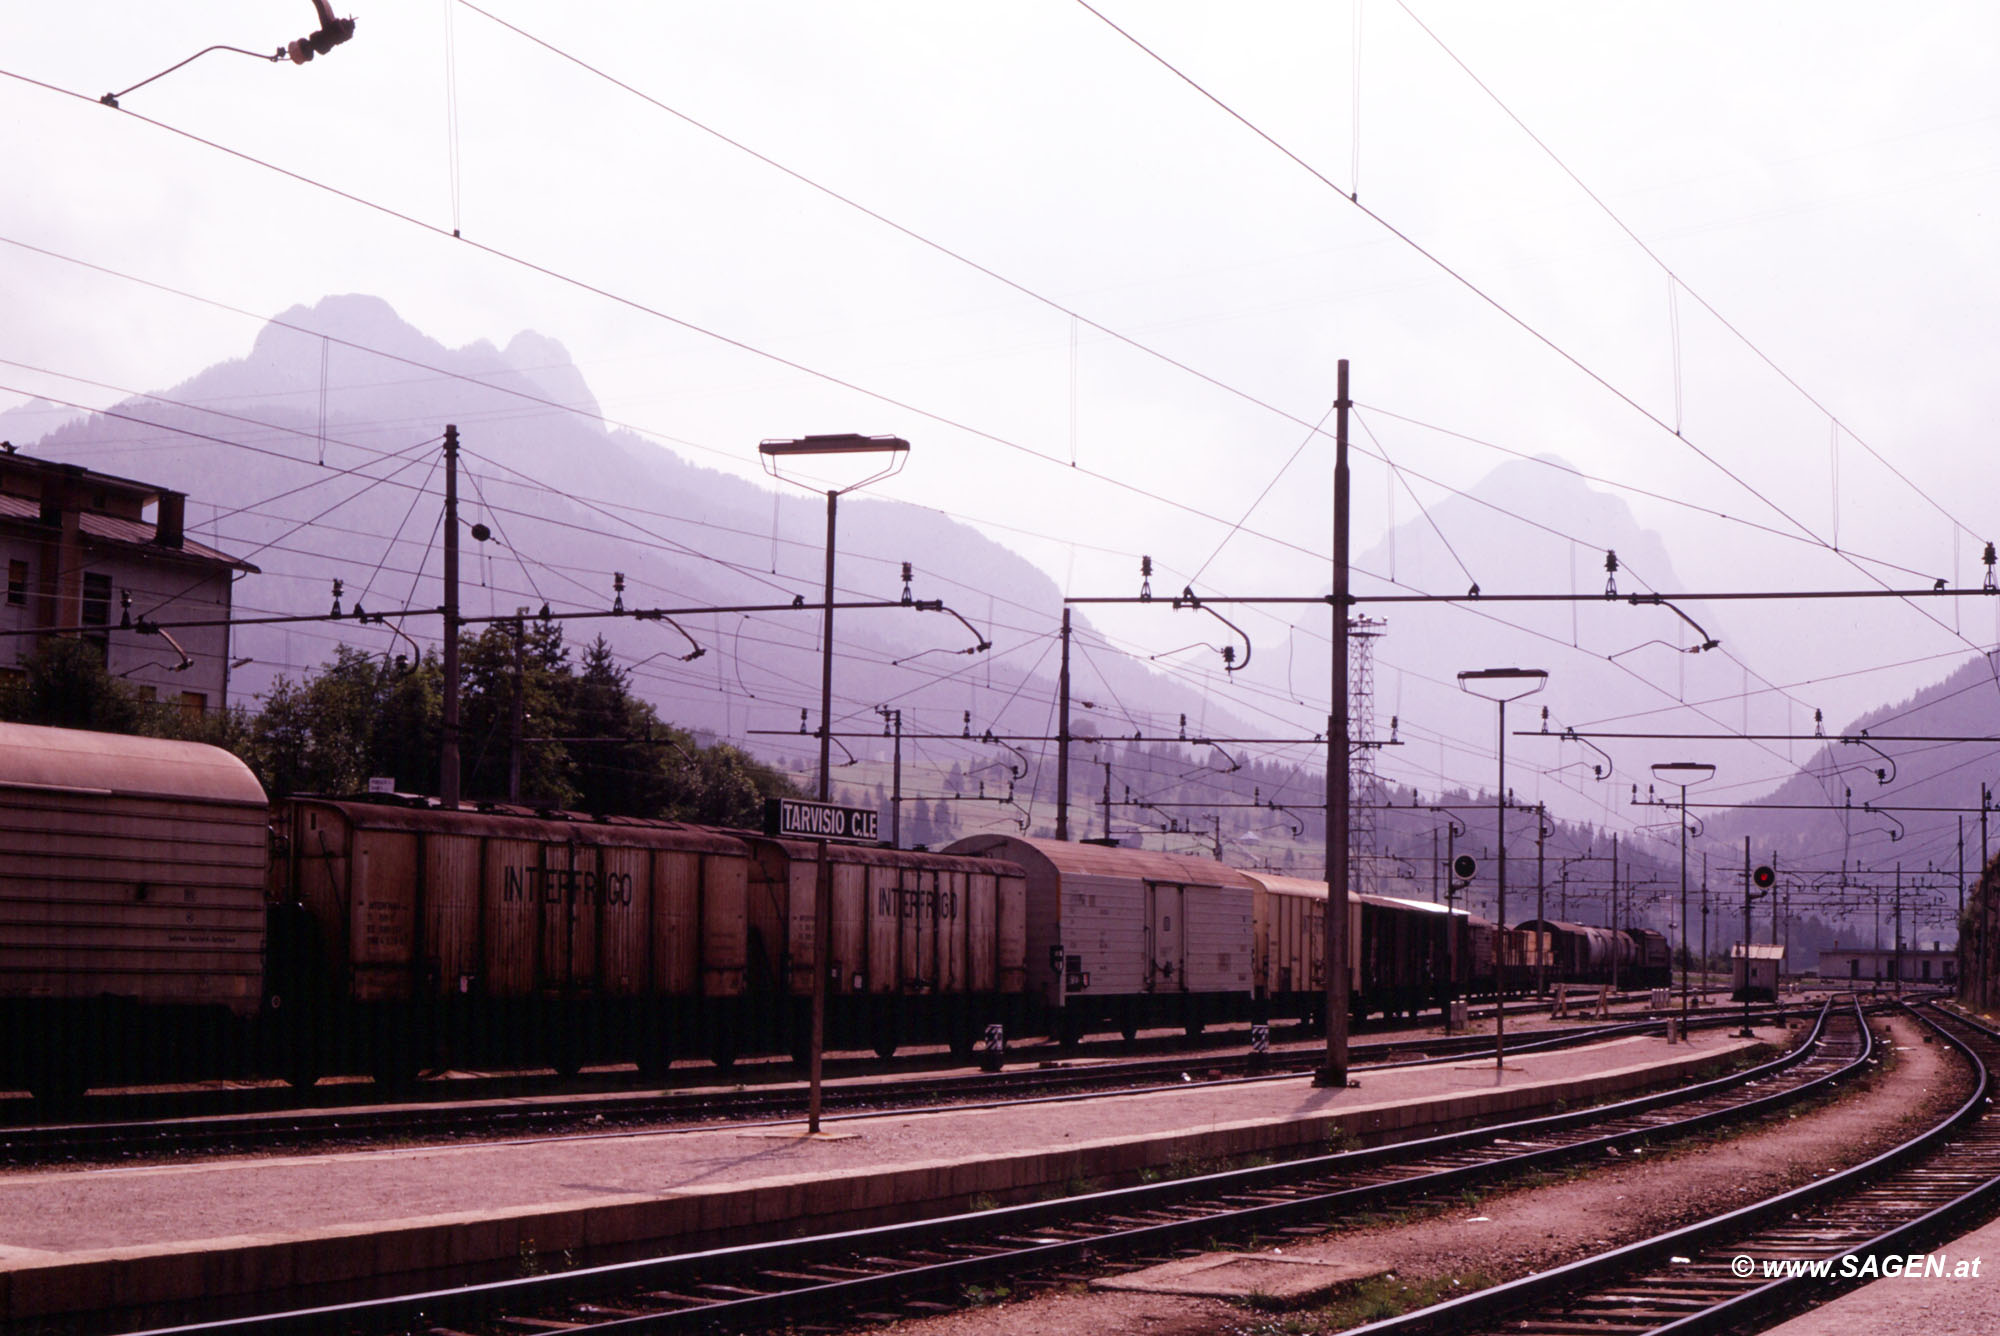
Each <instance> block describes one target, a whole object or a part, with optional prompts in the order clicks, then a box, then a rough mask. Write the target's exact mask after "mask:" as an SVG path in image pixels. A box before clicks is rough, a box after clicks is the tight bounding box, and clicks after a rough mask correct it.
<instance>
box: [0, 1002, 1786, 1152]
mask: <svg viewBox="0 0 2000 1336" xmlns="http://www.w3.org/2000/svg"><path fill="white" fill-rule="evenodd" d="M1792 1011H1793V1013H1794V1014H1796V1013H1797V1008H1793V1009H1792ZM1773 1012H1774V1009H1773V1008H1759V1009H1758V1010H1757V1012H1756V1015H1757V1017H1758V1018H1759V1019H1761V1020H1765V1021H1768V1020H1769V1018H1770V1017H1771V1015H1772V1014H1773ZM1740 1020H1741V1013H1740V1012H1727V1013H1725V1012H1720V1011H1717V1012H1711V1013H1708V1014H1707V1015H1705V1016H1704V1017H1703V1018H1702V1020H1701V1021H1700V1022H1699V1023H1700V1024H1702V1025H1707V1026H1725V1025H1735V1024H1737V1023H1739V1021H1740ZM1661 1024H1662V1022H1659V1021H1627V1022H1621V1023H1614V1024H1604V1023H1599V1024H1596V1025H1578V1026H1567V1027H1562V1028H1556V1029H1546V1030H1526V1031H1519V1032H1517V1034H1516V1035H1515V1036H1514V1037H1513V1038H1511V1039H1510V1042H1509V1043H1508V1045H1507V1051H1508V1052H1509V1053H1530V1052H1535V1051H1538V1050H1543V1049H1549V1048H1559V1047H1565V1046H1569V1045H1574V1044H1583V1043H1593V1042H1597V1041H1599V1040H1602V1039H1608V1038H1615V1037H1617V1036H1619V1035H1626V1034H1642V1033H1648V1032H1655V1033H1656V1032H1657V1031H1658V1030H1659V1028H1660V1026H1661ZM1492 1047H1493V1039H1492V1036H1490V1035H1470V1036H1452V1037H1449V1038H1438V1037H1435V1036H1433V1037H1429V1038H1424V1039H1421V1040H1419V1039H1415V1038H1412V1039H1409V1040H1382V1041H1377V1042H1371V1043H1361V1044H1356V1045H1354V1046H1353V1047H1352V1049H1351V1050H1350V1052H1351V1055H1352V1058H1353V1061H1354V1064H1355V1066H1356V1067H1358V1068H1360V1069H1362V1070H1364V1071H1365V1070H1366V1069H1367V1068H1370V1067H1373V1068H1377V1069H1380V1068H1383V1067H1400V1066H1411V1065H1418V1064H1421V1063H1426V1062H1447V1061H1452V1060H1454V1059H1457V1058H1462V1057H1463V1056H1465V1055H1466V1054H1468V1053H1480V1052H1491V1051H1492ZM1323 1057H1324V1051H1323V1050H1321V1049H1318V1048H1315V1047H1311V1046H1306V1047H1301V1048H1295V1049H1289V1050H1284V1049H1279V1050H1273V1051H1272V1052H1271V1053H1269V1054H1268V1055H1266V1056H1265V1058H1264V1059H1263V1060H1262V1061H1261V1062H1256V1061H1253V1059H1252V1058H1251V1057H1250V1055H1248V1054H1246V1053H1242V1052H1233V1053H1224V1052H1209V1053H1189V1054H1179V1055H1175V1056H1172V1057H1167V1058H1148V1059H1140V1060H1136V1061H1115V1062H1073V1063H1070V1064H1066V1065H1063V1066H1049V1067H1035V1068H1027V1067H1022V1068H1017V1069H1014V1070H1009V1071H1004V1072H999V1073H991V1074H988V1073H978V1072H941V1073H929V1074H925V1075H922V1076H917V1077H911V1078H907V1079H896V1080H891V1081H853V1082H844V1083H835V1084H831V1085H829V1086H828V1087H826V1091H825V1103H826V1107H827V1108H828V1109H829V1110H830V1111H831V1112H832V1113H833V1114H834V1116H835V1117H866V1116H868V1115H869V1114H872V1113H880V1112H883V1111H884V1110H888V1109H902V1108H912V1107H925V1106H935V1105H938V1104H956V1105H968V1104H978V1103H982V1102H1008V1103H1018V1102H1020V1101H1022V1100H1024V1099H1037V1098H1042V1099H1060V1098H1066V1097H1067V1098H1076V1097H1082V1096H1087V1095H1098V1094H1104V1093H1107V1092H1111V1091H1118V1090H1130V1091H1142V1090H1146V1089H1153V1088H1158V1087H1161V1086H1170V1087H1174V1088H1181V1087H1183V1086H1185V1085H1186V1084H1187V1083H1188V1078H1189V1076H1190V1075H1191V1074H1192V1075H1194V1076H1196V1078H1197V1079H1198V1080H1200V1081H1202V1082H1204V1083H1206V1082H1218V1081H1254V1080H1273V1079H1280V1078H1282V1077H1284V1076H1288V1075H1294V1074H1296V1073H1298V1072H1301V1071H1310V1070H1312V1069H1313V1068H1314V1067H1315V1066H1317V1065H1318V1063H1319V1062H1320V1061H1321V1060H1322V1059H1323ZM805 1103H806V1092H805V1089H804V1087H803V1086H801V1085H799V1084H798V1083H796V1082H786V1083H784V1084H782V1085H770V1086H759V1087H726V1088H719V1089H718V1088H708V1089H697V1090H685V1091H666V1092H662V1091H659V1090H648V1091H640V1092H619V1093H608V1094H591V1095H587V1096H581V1097H579V1096H577V1095H574V1094H568V1093H551V1094H547V1095H537V1096H535V1097H532V1098H526V1099H523V1098H495V1099H486V1100H477V1099H475V1100H467V1101H462V1102H453V1103H441V1104H420V1105H419V1104H405V1105H387V1106H367V1105H362V1106H355V1107H349V1108H334V1109H310V1110H298V1109H294V1110H279V1111H273V1112H268V1113H256V1114H219V1113H214V1112H203V1111H200V1110H194V1111H189V1112H185V1113H182V1114H180V1115H178V1116H174V1117H169V1118H145V1119H131V1120H118V1121H112V1122H93V1123H63V1124H52V1125H48V1126H38V1127H20V1128H7V1129H0V1165H6V1166H12V1167H22V1166H29V1165H45V1164H51V1163H75V1162H79V1161H95V1162H104V1161H115V1160H118V1159H123V1158H129V1157H131V1156H133V1155H135V1154H136V1155H143V1156H145V1157H146V1158H148V1159H160V1158H170V1157H173V1156H176V1155H187V1154H196V1153H209V1154H214V1153H223V1152H229V1151H272V1150H305V1149H311V1148H314V1147H345V1146H351V1145H354V1144H357V1143H363V1144H365V1143H368V1142H378V1141H390V1140H411V1139H433V1140H452V1139H460V1138H475V1137H477V1138H495V1139H505V1138H510V1137H526V1136H535V1137H543V1138H546V1137H549V1136H561V1135H597V1136H613V1135H623V1134H625V1133H628V1132H630V1131H632V1130H634V1129H636V1128H648V1129H658V1128H660V1127H662V1126H673V1125H683V1124H684V1125H687V1126H690V1127H694V1126H705V1125H710V1124H714V1123H718V1122H732V1123H746V1124H754V1123H756V1122H758V1121H773V1122H776V1121H785V1120H788V1119H795V1118H796V1117H798V1116H799V1114H800V1113H801V1112H802V1111H803V1110H804V1108H805Z"/></svg>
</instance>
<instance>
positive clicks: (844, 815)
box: [764, 798, 882, 844]
mask: <svg viewBox="0 0 2000 1336" xmlns="http://www.w3.org/2000/svg"><path fill="white" fill-rule="evenodd" d="M880 829H881V817H880V814H879V813H877V812H876V811H875V809H874V808H872V807H841V806H839V805H838V804H835V803H818V802H809V801H807V800H806V799H804V798H768V799H766V800H765V802H764V833H765V834H766V835H776V836H777V837H779V838H780V839H790V840H839V841H843V842H845V843H850V844H877V843H879V842H880V841H881V838H882V837H881V834H880Z"/></svg>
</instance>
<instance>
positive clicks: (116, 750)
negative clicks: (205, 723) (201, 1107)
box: [0, 724, 266, 1097]
mask: <svg viewBox="0 0 2000 1336" xmlns="http://www.w3.org/2000/svg"><path fill="white" fill-rule="evenodd" d="M264 822H265V803H264V790H263V788H262V786H260V785H259V784H258V782H257V780H256V777H255V776H253V775H252V774H251V773H250V771H249V768H248V767H246V766H245V765H244V764H243V763H242V762H241V761H239V760H237V759H236V758H235V757H233V756H231V755H229V754H228V753H227V752H224V751H219V750H217V749H216V748H213V747H204V746H201V745H199V744H196V743H188V742H173V741H167V740H163V739H158V738H136V737H122V736H116V735H111V734H103V733H84V732H79V731H76V730H71V729H58V728H38V727H33V726H30V725H25V724H0V1085H6V1086H11V1087H14V1088H17V1089H18V1088H21V1087H23V1086H25V1087H27V1088H29V1089H31V1090H34V1091H36V1092H37V1093H39V1094H42V1095H45V1096H50V1097H56V1096H61V1095H67V1094H75V1093H80V1092H81V1090H82V1089H83V1088H84V1086H85V1084H87V1083H88V1082H89V1081H90V1080H92V1079H96V1078H100V1077H107V1076H120V1077H143V1076H152V1075H160V1074H165V1073H168V1072H171V1071H173V1070H176V1069H178V1068H184V1067H187V1066H190V1065H198V1064H213V1063H215V1062H218V1061H220V1060H221V1058H222V1056H223V1055H224V1054H226V1053H230V1052H234V1051H239V1050H240V1048H241V1046H242V1045H243V1044H244V1043H245V1042H246V1041H247V1039H248V1037H249V1035H250V1034H251V1033H252V1032H253V1031H254V1028H255V1024H256V1022H257V1020H258V1017H259V1016H260V1014H261V1013H263V1012H264V1011H265V1010H266V997H265V992H264V987H263V973H264V968H263V966H264V961H263V957H264V939H265V900H264V868H265V852H264V850H265V833H264Z"/></svg>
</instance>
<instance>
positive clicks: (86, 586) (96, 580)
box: [83, 571, 111, 660]
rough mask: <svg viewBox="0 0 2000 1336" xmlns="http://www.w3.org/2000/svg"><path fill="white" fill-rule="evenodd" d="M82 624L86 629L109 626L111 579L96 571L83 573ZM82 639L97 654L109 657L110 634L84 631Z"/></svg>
mask: <svg viewBox="0 0 2000 1336" xmlns="http://www.w3.org/2000/svg"><path fill="white" fill-rule="evenodd" d="M83 624H84V626H85V627H87V628H94V627H105V628H109V627H110V625H111V577H110V576H108V575H104V574H101V573H100V572H97V571H85V572H84V573H83ZM83 636H84V639H86V640H88V641H90V642H91V643H92V644H94V645H96V646H97V650H98V653H100V654H102V655H104V656H105V658H106V659H107V660H108V659H109V658H110V656H111V632H110V631H109V630H108V629H106V630H85V631H84V633H83Z"/></svg>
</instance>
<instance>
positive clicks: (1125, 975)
mask: <svg viewBox="0 0 2000 1336" xmlns="http://www.w3.org/2000/svg"><path fill="white" fill-rule="evenodd" d="M945 852H946V853H951V854H962V855H968V856H971V857H979V858H997V859H1001V860H1004V861H1007V862H1011V863H1016V864H1018V865H1019V866H1020V867H1021V868H1022V869H1023V870H1024V872H1025V873H1026V877H1027V941H1026V945H1027V962H1028V970H1027V985H1028V986H1027V998H1026V1002H1027V1005H1028V1007H1029V1008H1030V1010H1031V1011H1032V1012H1035V1013H1039V1014H1040V1015H1042V1016H1045V1017H1047V1018H1048V1023H1049V1025H1050V1027H1051V1029H1052V1032H1054V1033H1056V1034H1058V1035H1059V1036H1060V1037H1062V1038H1063V1039H1065V1040H1075V1039H1078V1038H1081V1037H1082V1036H1083V1035H1086V1034H1091V1033H1095V1032H1098V1031H1103V1030H1116V1031H1118V1032H1120V1033H1122V1034H1125V1035H1127V1036H1131V1035H1133V1034H1136V1033H1137V1032H1138V1030H1139V1029H1140V1028H1141V1027H1142V1026H1158V1025H1177V1026H1180V1027H1182V1028H1183V1029H1185V1030H1186V1031H1187V1033H1189V1034H1199V1033H1200V1032H1201V1030H1202V1028H1203V1027H1204V1026H1206V1025H1208V1024H1209V1023H1211V1022H1215V1021H1225V1020H1244V1019H1248V1017H1249V1015H1250V1012H1251V998H1252V989H1251V969H1252V964H1253V960H1252V937H1253V935H1254V934H1253V921H1252V920H1253V914H1254V905H1253V903H1252V902H1253V899H1254V896H1255V893H1256V890H1257V885H1256V883H1255V882H1253V881H1252V880H1251V879H1250V878H1249V877H1248V876H1246V875H1244V874H1243V873H1241V872H1238V871H1236V870H1235V869H1233V868H1229V867H1225V866H1223V865H1222V864H1220V863H1215V862H1211V861H1209V860H1207V859H1202V858H1191V857H1187V856H1185V855H1182V854H1166V853H1155V852H1152V851H1151V850H1145V849H1119V848H1112V847H1107V846H1105V845H1099V844H1082V843H1066V842H1063V841H1059V840H1043V839H1030V838H1026V837H1023V836H1017V835H972V836H968V837H967V838H965V839H962V840H958V841H956V842H955V843H953V844H950V845H948V846H946V849H945Z"/></svg>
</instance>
